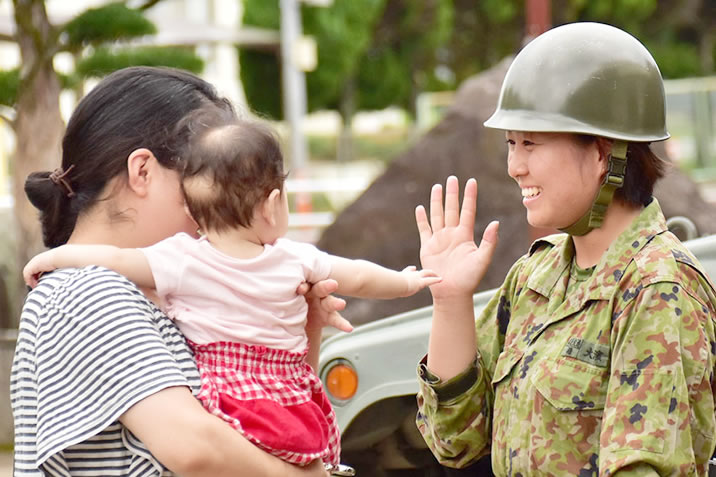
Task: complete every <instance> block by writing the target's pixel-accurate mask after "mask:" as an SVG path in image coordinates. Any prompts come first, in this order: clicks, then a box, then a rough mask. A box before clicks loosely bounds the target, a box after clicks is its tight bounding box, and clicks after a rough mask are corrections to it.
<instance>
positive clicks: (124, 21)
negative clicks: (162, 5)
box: [63, 2, 157, 50]
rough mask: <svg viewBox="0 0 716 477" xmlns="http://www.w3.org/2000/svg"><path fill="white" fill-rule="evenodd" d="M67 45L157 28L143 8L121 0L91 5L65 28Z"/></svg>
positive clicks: (137, 34)
mask: <svg viewBox="0 0 716 477" xmlns="http://www.w3.org/2000/svg"><path fill="white" fill-rule="evenodd" d="M63 30H64V33H65V34H66V35H67V36H66V43H65V47H66V48H67V49H71V50H77V49H80V48H82V47H85V46H90V45H92V46H97V45H100V44H102V43H105V42H111V41H117V40H127V39H131V38H137V37H141V36H144V35H152V34H154V33H156V32H157V28H156V27H155V26H154V24H153V23H152V22H151V21H149V20H148V19H147V18H146V17H145V16H144V15H143V13H142V12H141V11H139V10H135V9H133V8H128V7H127V6H126V5H124V4H123V3H121V2H117V3H110V4H108V5H103V6H101V7H99V8H90V9H88V10H85V11H84V12H82V13H80V14H79V15H77V16H76V17H75V18H73V19H72V20H71V21H70V22H68V23H67V24H66V25H65V26H64V28H63Z"/></svg>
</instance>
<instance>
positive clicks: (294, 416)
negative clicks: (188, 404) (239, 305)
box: [189, 341, 340, 465]
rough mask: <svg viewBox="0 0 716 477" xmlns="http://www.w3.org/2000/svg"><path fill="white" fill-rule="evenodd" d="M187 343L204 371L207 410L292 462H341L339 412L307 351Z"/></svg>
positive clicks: (202, 394) (203, 397)
mask: <svg viewBox="0 0 716 477" xmlns="http://www.w3.org/2000/svg"><path fill="white" fill-rule="evenodd" d="M189 344H190V345H191V347H192V349H193V350H194V355H195V358H196V364H197V366H198V367H199V372H200V373H201V390H200V391H199V395H198V398H199V399H200V400H201V402H202V404H203V405H204V407H205V408H206V409H207V410H209V412H211V413H212V414H214V415H215V416H218V417H220V418H222V419H223V420H225V421H226V422H228V423H229V424H230V425H231V426H232V427H233V428H235V429H237V430H238V431H239V432H241V433H242V434H243V435H244V436H245V437H246V438H247V439H248V440H250V441H251V442H253V443H254V444H256V445H257V446H259V447H261V448H262V449H264V450H265V451H267V452H269V453H271V454H273V455H275V456H277V457H280V458H281V459H283V460H285V461H287V462H290V463H292V464H298V465H305V464H308V463H310V462H312V461H313V460H315V459H322V460H323V461H324V462H325V463H328V464H331V465H337V464H338V463H339V457H340V432H339V430H338V425H337V423H336V415H335V413H334V412H333V408H332V407H331V404H330V402H329V401H328V398H327V397H326V394H325V392H324V391H323V387H322V386H321V380H320V379H318V376H316V374H315V373H314V372H313V369H312V368H311V367H310V366H309V365H308V364H307V363H306V361H305V358H306V352H305V351H304V352H303V353H294V352H290V351H286V350H280V349H273V348H268V347H266V346H250V345H245V344H241V343H231V342H226V341H221V342H216V343H209V344H203V345H198V344H196V343H191V342H190V343H189Z"/></svg>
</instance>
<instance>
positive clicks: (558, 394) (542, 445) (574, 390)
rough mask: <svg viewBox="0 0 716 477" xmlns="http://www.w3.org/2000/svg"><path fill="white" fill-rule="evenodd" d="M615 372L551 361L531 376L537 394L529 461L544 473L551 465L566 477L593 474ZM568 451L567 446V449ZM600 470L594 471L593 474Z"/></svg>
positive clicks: (531, 420)
mask: <svg viewBox="0 0 716 477" xmlns="http://www.w3.org/2000/svg"><path fill="white" fill-rule="evenodd" d="M608 380H609V373H608V370H607V369H606V368H600V367H598V366H594V365H591V364H588V363H584V362H582V361H577V360H574V359H571V358H545V359H543V360H541V361H539V362H538V363H537V364H536V367H535V370H534V372H533V373H532V374H531V375H530V384H531V388H532V391H533V392H534V394H533V399H532V404H531V406H530V412H529V414H527V416H528V417H527V419H528V421H529V425H530V427H531V431H532V432H531V436H530V439H529V444H528V446H529V452H528V453H529V459H530V460H529V462H530V465H531V466H532V467H533V468H541V467H542V466H544V465H547V464H546V463H547V462H551V463H552V464H551V465H553V466H555V467H550V469H558V468H560V467H557V464H556V462H557V461H562V460H563V459H565V458H566V457H565V451H564V449H566V448H568V449H569V459H568V462H562V464H560V465H562V467H561V468H562V474H563V475H567V474H569V475H582V473H586V475H593V474H592V473H590V472H591V471H589V466H587V467H583V466H584V464H585V463H590V464H589V465H593V466H596V465H597V464H596V463H597V460H598V454H599V436H600V432H601V429H602V416H603V414H604V406H605V404H606V395H607V384H608ZM565 446H566V447H565ZM592 470H594V469H592Z"/></svg>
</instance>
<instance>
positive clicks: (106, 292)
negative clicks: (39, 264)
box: [23, 266, 156, 317]
mask: <svg viewBox="0 0 716 477" xmlns="http://www.w3.org/2000/svg"><path fill="white" fill-rule="evenodd" d="M122 307H135V308H141V309H144V310H146V311H147V312H150V313H151V312H153V311H154V310H153V309H154V308H156V307H154V306H153V304H152V303H151V302H150V301H149V300H148V299H147V298H146V297H145V296H144V294H143V293H142V292H141V291H140V290H139V288H137V286H136V285H135V284H134V283H132V282H131V281H130V280H129V279H127V278H126V277H124V276H123V275H120V274H119V273H117V272H114V271H112V270H109V269H107V268H103V267H98V266H89V267H84V268H64V269H58V270H55V271H53V272H50V273H47V274H45V275H43V276H42V277H41V278H40V281H39V283H38V285H37V286H36V287H35V288H34V289H33V290H31V291H30V292H29V293H28V295H27V299H26V300H25V304H24V306H23V317H25V315H30V316H31V315H35V316H40V315H42V314H47V313H52V314H58V313H60V314H64V313H74V314H77V315H78V316H82V315H83V313H77V312H79V311H81V310H84V311H87V312H90V313H93V314H97V315H102V314H104V312H103V311H106V312H108V311H109V310H110V309H116V308H122Z"/></svg>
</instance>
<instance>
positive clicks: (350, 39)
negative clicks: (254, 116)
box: [240, 0, 453, 157]
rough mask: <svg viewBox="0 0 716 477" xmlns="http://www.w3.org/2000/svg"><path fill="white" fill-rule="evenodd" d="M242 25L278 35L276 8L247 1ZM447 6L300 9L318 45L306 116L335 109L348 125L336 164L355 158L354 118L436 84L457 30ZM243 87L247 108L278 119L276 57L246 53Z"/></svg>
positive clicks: (387, 3)
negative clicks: (444, 49)
mask: <svg viewBox="0 0 716 477" xmlns="http://www.w3.org/2000/svg"><path fill="white" fill-rule="evenodd" d="M245 6H246V12H245V15H244V23H245V24H251V25H256V26H260V27H264V28H277V27H278V24H279V14H280V13H279V10H278V4H277V2H266V1H263V0H248V1H247V2H246V5H245ZM452 12H453V9H452V2H451V1H449V0H425V1H421V2H412V1H409V0H360V1H358V0H335V1H334V3H333V4H332V6H331V7H330V8H310V7H305V8H303V19H304V21H303V24H304V31H305V33H306V34H308V35H312V36H313V37H314V39H315V40H316V44H317V45H318V67H317V68H316V70H315V71H312V72H310V73H308V74H307V76H306V89H307V95H308V109H309V111H315V110H318V109H335V110H337V111H339V113H340V114H341V117H342V119H343V125H344V129H343V134H342V135H341V141H340V143H339V144H340V146H339V156H341V157H348V156H349V155H350V153H349V151H350V150H351V145H350V142H351V140H350V138H351V134H350V130H351V119H352V117H353V115H354V114H355V112H356V111H357V110H360V109H362V110H367V109H383V108H386V107H388V106H393V105H394V106H401V107H403V108H405V109H406V110H408V111H411V112H412V111H414V109H415V101H416V98H417V95H418V94H419V93H420V92H422V91H425V89H426V88H427V87H429V86H430V85H431V84H434V83H435V80H434V78H435V74H434V70H435V67H436V66H437V64H438V63H439V59H438V57H437V52H438V51H439V48H440V46H442V45H443V44H444V43H445V41H446V40H447V38H448V37H449V33H450V29H451V26H452ZM240 58H241V72H242V73H241V74H242V76H241V79H242V82H243V84H244V88H245V91H246V96H247V98H248V101H249V104H250V106H251V107H252V108H253V109H255V110H256V111H258V112H260V113H262V114H265V115H268V116H270V117H273V118H277V119H278V118H281V117H282V111H281V95H280V94H278V92H279V91H280V87H279V83H278V81H279V79H280V64H279V57H278V55H277V52H257V51H241V52H240Z"/></svg>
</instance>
